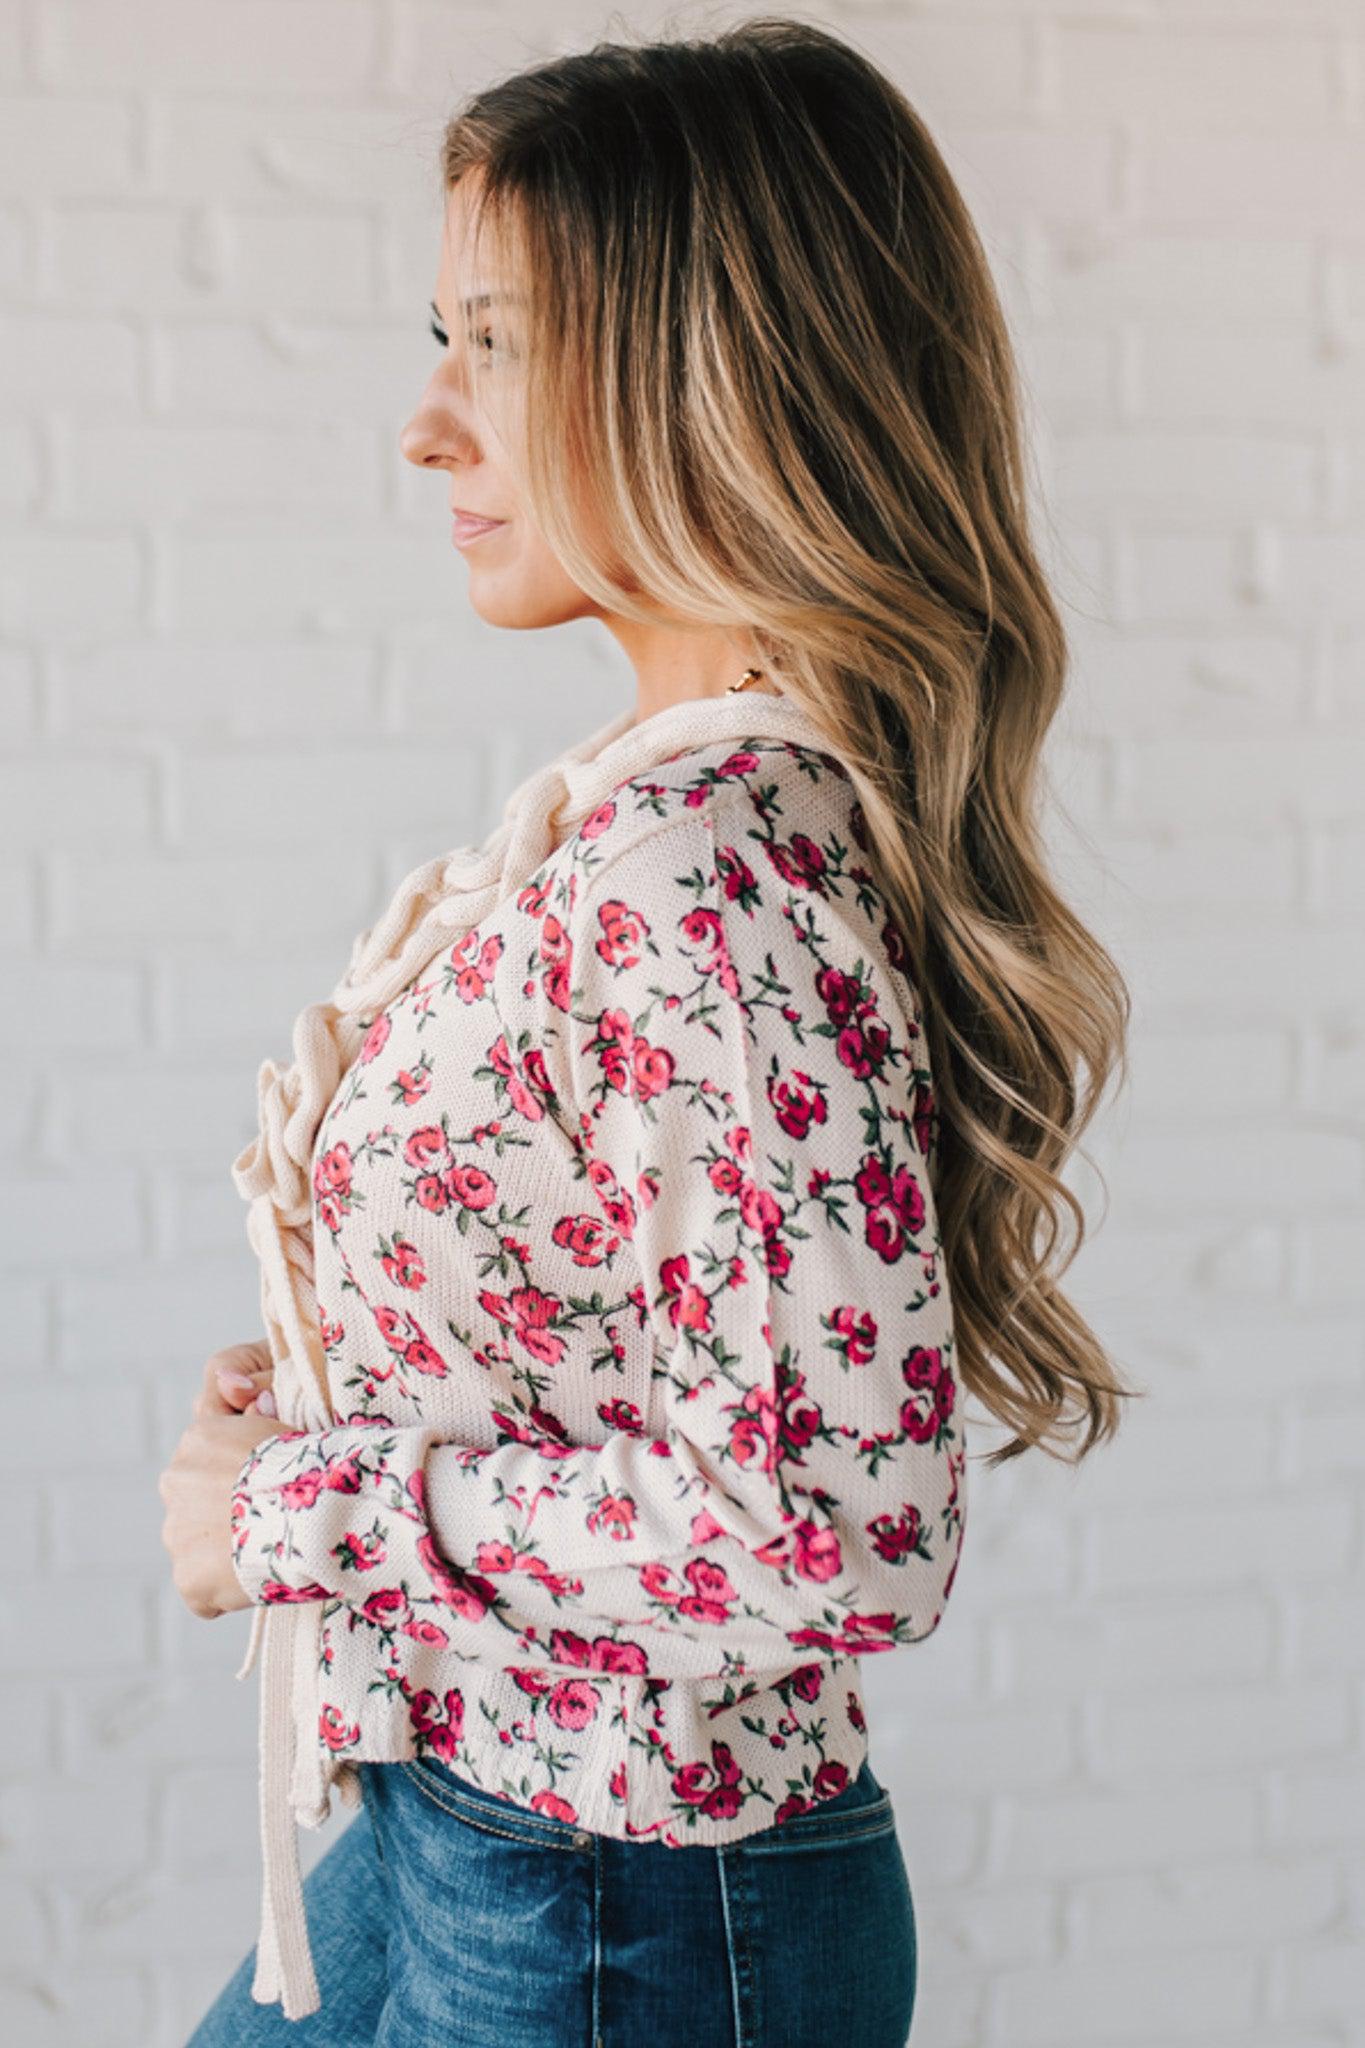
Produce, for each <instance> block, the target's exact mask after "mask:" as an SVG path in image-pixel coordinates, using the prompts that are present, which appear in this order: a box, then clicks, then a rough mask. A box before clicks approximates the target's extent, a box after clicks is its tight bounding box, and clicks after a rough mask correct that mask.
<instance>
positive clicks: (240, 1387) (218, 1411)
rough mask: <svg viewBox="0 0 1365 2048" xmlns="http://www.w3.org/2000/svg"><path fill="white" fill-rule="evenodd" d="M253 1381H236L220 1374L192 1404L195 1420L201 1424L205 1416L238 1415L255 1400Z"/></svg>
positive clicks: (203, 1389) (201, 1391) (254, 1384)
mask: <svg viewBox="0 0 1365 2048" xmlns="http://www.w3.org/2000/svg"><path fill="white" fill-rule="evenodd" d="M256 1389H257V1382H256V1381H255V1380H237V1379H233V1378H231V1377H229V1376H228V1375H227V1374H226V1373H224V1374H221V1375H220V1376H219V1377H218V1378H217V1379H216V1380H215V1382H214V1384H213V1385H212V1386H206V1387H204V1388H202V1389H201V1390H200V1393H199V1395H198V1397H197V1399H196V1401H195V1404H194V1413H195V1418H196V1420H198V1421H200V1422H202V1421H203V1419H204V1417H205V1416H206V1415H240V1414H241V1413H242V1411H243V1409H245V1408H248V1407H249V1406H250V1405H251V1403H252V1401H254V1400H255V1398H256Z"/></svg>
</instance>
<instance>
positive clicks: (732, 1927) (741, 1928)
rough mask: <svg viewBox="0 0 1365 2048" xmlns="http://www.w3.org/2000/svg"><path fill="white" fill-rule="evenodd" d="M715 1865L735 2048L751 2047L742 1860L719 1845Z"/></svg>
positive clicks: (750, 1975)
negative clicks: (728, 1973)
mask: <svg viewBox="0 0 1365 2048" xmlns="http://www.w3.org/2000/svg"><path fill="white" fill-rule="evenodd" d="M716 1865H717V1869H718V1871H719V1873H720V1898H721V1907H722V1910H723V1913H724V1918H725V1947H726V1953H727V1955H728V1957H729V1963H730V2004H731V2009H732V2011H733V2013H734V2019H735V2048H753V2035H752V2033H751V2031H750V2025H749V2023H750V2021H751V2019H752V2018H753V2007H754V1977H753V1947H752V1942H751V1940H750V1933H749V1904H748V1900H747V1898H746V1896H745V1891H744V1886H745V1870H744V1862H743V1858H742V1857H733V1858H732V1857H731V1855H730V1854H729V1853H727V1851H726V1849H725V1847H724V1845H723V1844H722V1845H719V1846H718V1847H717V1850H716ZM732 1893H733V1898H732ZM732 1905H733V1910H732Z"/></svg>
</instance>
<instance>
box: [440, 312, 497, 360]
mask: <svg viewBox="0 0 1365 2048" xmlns="http://www.w3.org/2000/svg"><path fill="white" fill-rule="evenodd" d="M431 331H432V333H433V334H434V335H435V337H436V339H437V341H439V342H440V344H441V347H442V348H448V347H449V346H450V337H449V335H447V334H445V333H443V332H442V330H441V329H440V328H439V327H438V326H437V325H436V322H435V321H434V320H433V321H432V322H431ZM492 332H493V330H492V328H491V327H480V328H479V329H478V331H477V335H476V339H477V340H479V341H480V342H481V341H483V340H484V338H485V336H491V334H492ZM478 353H479V354H480V355H486V356H495V355H496V354H497V353H498V350H497V346H496V344H495V345H494V346H493V347H492V348H488V349H480V350H479V351H478Z"/></svg>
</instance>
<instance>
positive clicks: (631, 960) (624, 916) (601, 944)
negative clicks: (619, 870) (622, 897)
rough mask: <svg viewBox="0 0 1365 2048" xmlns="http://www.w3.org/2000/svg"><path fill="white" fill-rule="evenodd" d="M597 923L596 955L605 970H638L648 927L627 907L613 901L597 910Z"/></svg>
mask: <svg viewBox="0 0 1365 2048" xmlns="http://www.w3.org/2000/svg"><path fill="white" fill-rule="evenodd" d="M597 921H598V923H599V924H600V925H601V927H602V931H601V935H600V937H599V938H598V940H597V951H598V953H599V955H600V957H601V958H602V959H603V960H605V962H606V964H607V966H608V967H614V968H618V969H619V968H624V967H638V966H639V964H640V958H641V955H642V954H643V952H644V942H645V940H646V939H647V938H648V937H649V925H648V924H647V922H646V921H645V919H644V918H643V917H641V915H640V913H639V912H638V911H636V910H632V909H631V907H630V905H629V904H628V903H622V902H620V901H619V900H618V899H617V898H613V899H612V900H611V901H610V902H609V903H603V904H601V905H600V906H599V908H598V912H597Z"/></svg>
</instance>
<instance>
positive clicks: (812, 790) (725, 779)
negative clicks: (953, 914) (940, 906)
mask: <svg viewBox="0 0 1365 2048" xmlns="http://www.w3.org/2000/svg"><path fill="white" fill-rule="evenodd" d="M854 813H857V815H854ZM860 815H861V814H860V812H858V806H857V793H856V790H855V788H854V785H853V781H852V778H851V777H850V775H849V772H848V769H847V768H846V767H845V765H844V764H843V762H842V761H840V759H839V758H838V756H837V755H836V754H833V753H829V752H826V751H825V750H823V749H821V748H816V747H810V746H803V745H797V744H794V743H793V742H791V741H789V740H783V739H776V738H772V737H766V736H765V737H763V738H755V739H753V740H742V741H735V740H718V741H714V742H708V743H707V744H706V745H705V746H700V747H689V748H686V749H684V750H683V751H681V752H679V753H677V754H674V755H671V756H669V757H667V758H666V759H664V760H662V761H656V762H653V763H651V765H650V766H649V767H648V768H646V769H641V770H639V771H638V772H637V773H636V774H634V775H631V776H628V777H626V778H624V779H623V780H622V781H620V782H618V783H616V784H615V785H614V786H613V787H612V788H611V789H609V790H608V791H607V792H606V793H605V794H604V795H603V797H602V799H601V801H600V802H599V803H598V804H597V805H596V807H595V808H594V810H593V811H592V812H591V813H590V814H589V815H588V816H587V817H585V818H583V819H582V820H581V821H580V822H579V824H578V826H577V827H576V829H575V830H574V831H573V832H572V833H571V834H570V835H569V836H568V837H567V838H566V839H565V841H564V842H563V844H562V845H561V846H560V847H559V849H558V850H557V854H556V862H557V864H558V865H559V866H560V867H561V871H562V872H563V873H564V874H565V876H566V878H567V877H570V876H571V877H573V878H574V895H575V898H581V896H582V895H583V893H584V892H585V891H586V890H587V889H589V888H594V889H595V888H596V887H597V886H599V885H600V883H601V882H602V881H603V879H604V877H605V875H606V873H607V871H608V869H612V870H617V869H620V870H622V871H623V874H625V873H628V874H629V876H630V877H631V878H633V879H634V880H635V881H636V883H637V886H643V885H647V883H648V880H649V878H650V875H651V873H652V872H658V873H659V874H661V875H662V874H666V873H667V870H668V865H669V862H670V861H671V860H674V859H676V858H677V857H678V856H679V855H680V854H681V853H682V852H683V851H684V849H685V848H686V847H687V845H688V843H689V842H691V843H693V844H695V846H696V847H698V848H703V847H705V846H708V845H714V844H716V843H717V842H726V843H731V842H734V841H736V840H741V841H742V840H744V839H748V838H754V839H765V840H776V839H783V840H787V841H791V840H792V839H794V838H805V839H809V838H811V837H812V836H813V835H817V834H824V833H827V832H829V831H830V830H836V831H837V830H841V829H842V830H845V831H847V830H848V829H849V826H850V823H851V824H852V826H853V828H854V830H855V831H856V830H857V827H858V822H859V817H860ZM620 878H622V877H620V876H618V879H620Z"/></svg>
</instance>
